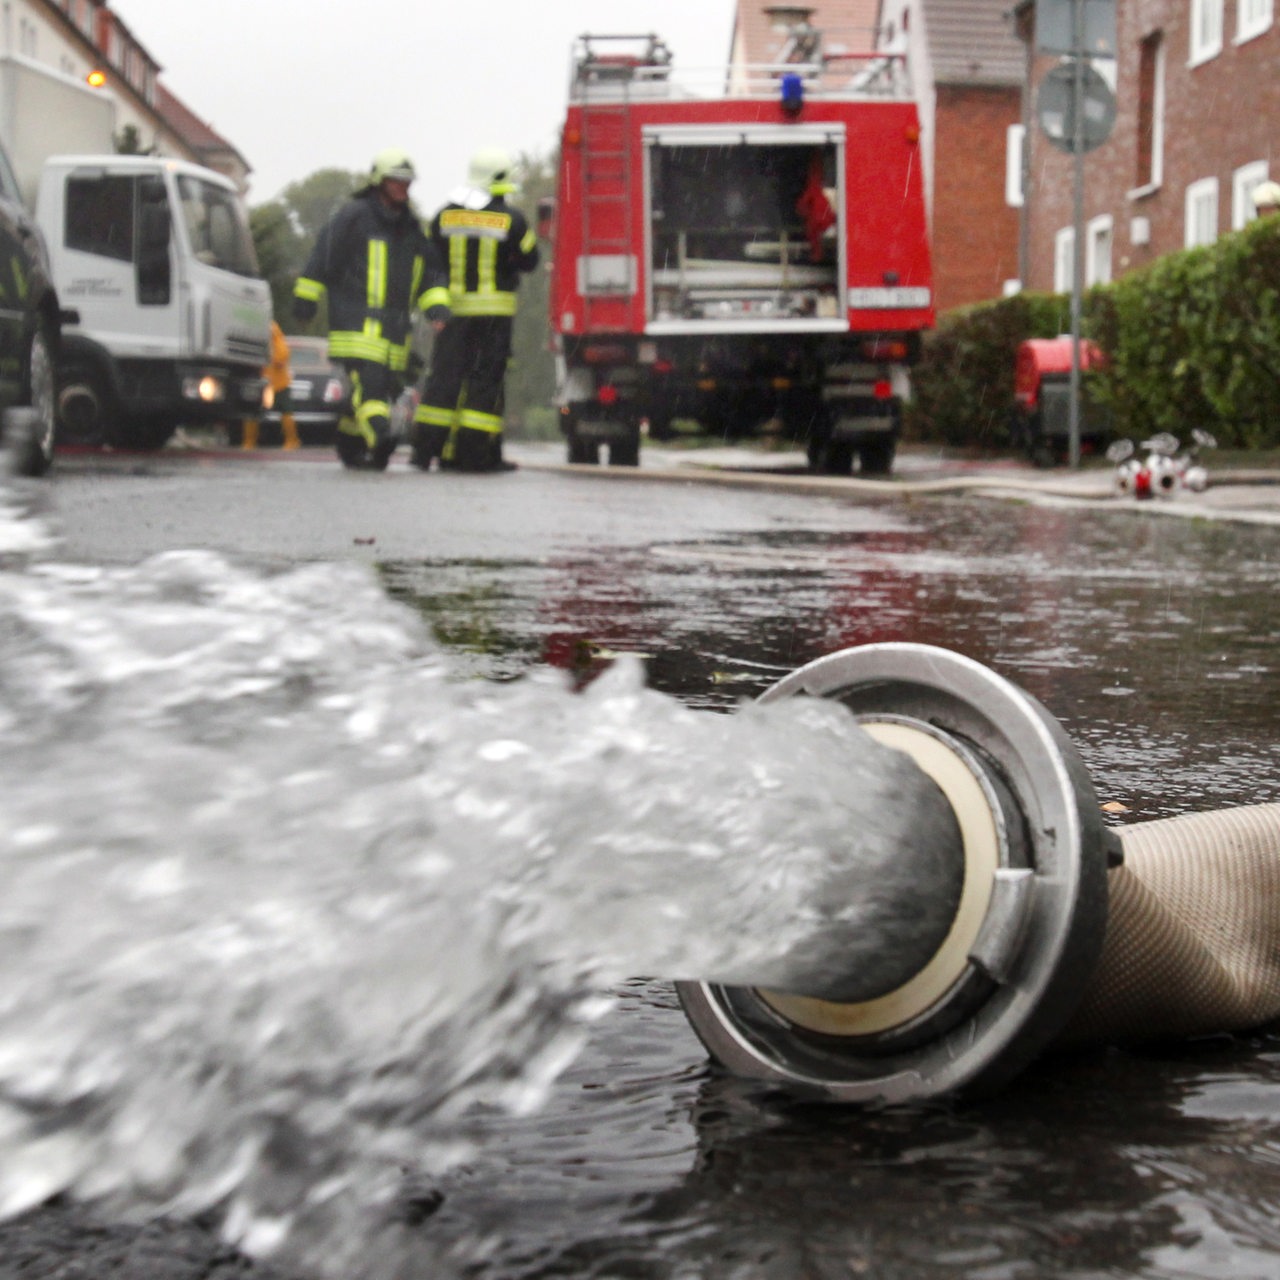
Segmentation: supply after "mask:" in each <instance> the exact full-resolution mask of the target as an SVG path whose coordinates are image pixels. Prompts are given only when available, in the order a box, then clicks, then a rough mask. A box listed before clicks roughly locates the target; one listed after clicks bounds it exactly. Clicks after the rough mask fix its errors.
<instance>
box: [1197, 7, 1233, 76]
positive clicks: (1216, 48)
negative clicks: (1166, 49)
mask: <svg viewBox="0 0 1280 1280" xmlns="http://www.w3.org/2000/svg"><path fill="white" fill-rule="evenodd" d="M1225 8H1226V5H1225V0H1191V58H1190V61H1189V63H1188V65H1189V66H1192V67H1195V66H1199V64H1200V63H1202V62H1208V61H1209V59H1210V58H1216V57H1217V56H1218V54H1220V53H1221V52H1222V26H1223V18H1224V10H1225Z"/></svg>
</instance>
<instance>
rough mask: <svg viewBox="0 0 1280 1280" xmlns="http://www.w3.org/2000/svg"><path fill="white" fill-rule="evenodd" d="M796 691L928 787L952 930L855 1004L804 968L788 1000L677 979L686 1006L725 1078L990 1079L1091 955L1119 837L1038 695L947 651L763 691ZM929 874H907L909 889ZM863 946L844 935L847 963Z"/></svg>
mask: <svg viewBox="0 0 1280 1280" xmlns="http://www.w3.org/2000/svg"><path fill="white" fill-rule="evenodd" d="M797 694H807V695H810V696H813V697H819V698H834V699H836V700H838V701H839V702H842V703H843V704H844V705H845V706H846V707H848V709H849V711H850V712H851V713H852V714H853V715H854V716H855V717H856V718H857V719H858V721H859V723H860V724H861V725H862V727H863V728H864V729H865V730H866V731H867V732H868V733H869V734H870V735H871V736H872V737H873V738H875V739H877V740H878V741H879V742H881V743H883V744H885V745H887V746H890V747H894V748H897V749H898V750H900V751H902V752H904V753H906V754H907V755H908V756H910V757H911V758H912V759H913V760H914V761H915V764H916V765H917V766H918V767H919V768H920V769H921V770H922V771H923V773H924V774H926V775H927V776H928V777H929V778H931V779H932V780H933V782H934V783H936V784H937V786H938V787H939V788H940V789H941V791H942V793H943V795H944V796H945V797H946V799H947V801H948V802H949V803H950V805H951V807H952V809H953V811H954V814H955V818H956V829H957V832H958V837H957V842H956V843H957V847H955V848H954V849H953V850H952V851H951V853H952V856H954V858H955V859H956V860H957V861H958V863H959V864H960V865H961V866H962V868H963V872H962V877H961V887H960V892H959V895H958V902H957V904H956V906H955V909H954V915H953V917H952V919H951V924H950V928H949V930H948V931H947V932H946V935H945V937H944V938H943V939H942V941H941V943H940V945H938V946H937V948H936V950H934V951H933V952H932V955H931V956H930V957H929V958H928V959H927V960H926V961H925V962H924V963H923V964H922V966H921V967H920V968H919V969H918V970H917V971H916V972H914V973H912V974H911V975H910V976H909V977H907V978H906V979H905V981H897V982H896V985H894V986H893V987H892V988H891V989H887V990H883V991H877V992H875V993H873V994H871V995H869V996H867V997H865V998H860V999H858V1000H856V1001H844V1000H832V999H828V998H824V997H823V992H824V991H829V990H830V981H829V978H827V977H826V976H825V975H822V974H819V973H816V972H815V974H814V976H813V981H812V985H810V986H808V987H806V986H804V985H803V984H800V985H797V984H795V983H792V984H790V989H789V991H788V992H786V993H783V992H780V991H777V990H773V989H768V988H766V987H763V986H731V985H727V984H723V983H715V982H703V981H691V982H679V983H677V984H676V989H677V992H678V993H679V996H680V1001H681V1004H682V1005H683V1007H684V1010H685V1014H686V1016H687V1017H688V1019H689V1021H690V1023H691V1024H692V1026H693V1029H694V1031H695V1032H696V1033H697V1035H698V1036H699V1038H700V1039H701V1040H702V1042H703V1044H704V1045H705V1046H706V1048H707V1050H708V1052H709V1053H710V1054H711V1056H712V1057H713V1058H714V1059H716V1060H717V1061H718V1062H719V1063H720V1064H721V1065H722V1066H724V1067H725V1068H727V1069H728V1070H730V1071H732V1072H734V1073H736V1074H738V1075H742V1076H747V1077H750V1078H753V1079H760V1080H767V1081H772V1082H774V1083H777V1084H779V1085H782V1086H784V1087H786V1088H788V1089H789V1090H791V1091H793V1092H800V1093H804V1094H808V1095H810V1096H814V1097H819V1098H825V1099H829V1100H832V1101H839V1102H854V1103H901V1102H907V1101H913V1100H919V1099H925V1098H930V1097H936V1096H939V1095H943V1094H948V1093H953V1092H956V1091H964V1092H966V1093H976V1092H985V1091H988V1090H990V1089H992V1088H994V1087H996V1086H998V1085H1000V1084H1002V1083H1004V1082H1005V1081H1007V1080H1008V1079H1009V1078H1010V1077H1011V1076H1013V1075H1014V1074H1016V1073H1017V1072H1018V1071H1019V1070H1021V1069H1022V1068H1023V1067H1024V1066H1025V1065H1026V1064H1027V1063H1028V1062H1029V1061H1030V1060H1031V1059H1032V1058H1033V1057H1035V1056H1036V1055H1037V1054H1038V1053H1039V1052H1040V1050H1041V1049H1042V1048H1044V1047H1045V1045H1046V1044H1047V1043H1048V1042H1049V1041H1050V1040H1051V1039H1052V1038H1053V1037H1054V1036H1055V1035H1056V1033H1057V1032H1058V1031H1059V1030H1060V1029H1061V1028H1062V1027H1063V1025H1064V1024H1065V1023H1066V1021H1067V1019H1068V1018H1069V1017H1070V1016H1071V1014H1072V1012H1073V1011H1074V1009H1075V1006H1076V1004H1077V1003H1078V1001H1079V1000H1080V998H1081V996H1082V995H1083V993H1084V990H1085V984H1086V982H1087V980H1088V978H1089V976H1090V974H1091V972H1092V970H1093V967H1094V965H1095V963H1096V961H1097V959H1098V956H1099V953H1100V951H1101V949H1102V941H1103V935H1104V932H1105V929H1106V921H1107V869H1108V866H1109V865H1115V864H1117V863H1118V862H1119V861H1120V858H1121V846H1120V842H1119V839H1118V838H1117V837H1116V836H1115V834H1114V833H1113V832H1110V831H1109V830H1108V829H1107V828H1106V827H1104V825H1103V823H1102V816H1101V811H1100V808H1099V805H1098V802H1097V797H1096V795H1095V794H1094V790H1093V787H1092V784H1091V783H1090V781H1089V777H1088V774H1087V773H1086V771H1085V768H1084V765H1083V762H1082V761H1081V760H1080V757H1079V756H1078V754H1077V753H1076V751H1075V749H1074V747H1073V746H1072V745H1071V743H1070V742H1069V741H1068V739H1067V737H1066V734H1065V733H1064V732H1063V730H1062V728H1061V726H1060V725H1059V724H1058V723H1057V721H1055V720H1054V719H1053V717H1052V716H1051V715H1050V714H1049V713H1048V712H1047V711H1046V710H1045V708H1044V707H1043V706H1041V705H1040V703H1039V702H1037V701H1036V699H1034V698H1033V697H1031V696H1030V695H1029V694H1027V693H1026V692H1024V691H1023V690H1021V689H1019V688H1018V687H1017V686H1016V685H1013V684H1011V683H1010V682H1009V681H1008V680H1005V679H1004V678H1002V677H1001V676H998V675H996V674H995V673H994V672H992V671H990V670H988V669H987V668H985V667H983V666H982V665H981V664H980V663H977V662H974V661H973V660H971V659H969V658H966V657H963V656H962V655H960V654H956V653H953V652H951V651H949V650H946V649H941V648H935V647H932V646H929V645H919V644H872V645H867V646H864V647H861V648H855V649H846V650H843V651H842V652H839V653H835V654H832V655H830V656H829V657H825V658H820V659H818V660H817V661H815V662H811V663H809V664H808V665H806V666H804V667H801V668H800V669H799V670H797V671H794V672H793V673H792V674H791V675H789V676H787V677H786V678H785V679H783V680H781V681H780V682H779V683H778V684H776V685H775V686H774V687H773V688H771V689H769V690H768V691H767V692H765V693H764V694H763V695H762V696H761V699H760V701H762V702H772V701H775V700H776V699H779V698H789V697H794V696H796V695H797ZM930 852H931V854H934V855H936V850H933V851H930ZM913 856H915V855H914V854H913V850H912V849H910V848H904V849H903V850H902V857H903V858H904V859H906V860H911V859H912V858H913ZM908 879H909V878H908ZM932 884H933V880H932V879H931V878H930V877H927V876H921V877H920V878H919V882H918V884H917V885H916V886H915V887H914V888H913V890H912V891H913V892H916V893H917V894H922V893H925V894H927V893H929V892H930V891H931V885H932ZM869 889H878V886H870V887H869ZM860 946H861V947H863V948H865V946H866V943H865V941H863V942H860V940H859V939H857V938H852V939H848V940H847V946H846V954H847V963H848V966H849V968H850V970H851V972H852V971H856V969H857V968H858V966H859V964H860V958H859V955H858V952H859V949H860ZM795 991H801V992H805V991H808V992H811V993H812V994H792V993H793V992H795Z"/></svg>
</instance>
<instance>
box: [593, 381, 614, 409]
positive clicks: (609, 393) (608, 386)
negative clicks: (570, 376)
mask: <svg viewBox="0 0 1280 1280" xmlns="http://www.w3.org/2000/svg"><path fill="white" fill-rule="evenodd" d="M596 399H597V400H599V401H600V403H601V404H617V403H618V388H617V387H615V386H614V385H613V384H612V383H611V382H606V383H605V384H604V386H602V387H601V388H600V389H599V390H598V391H597V392H596Z"/></svg>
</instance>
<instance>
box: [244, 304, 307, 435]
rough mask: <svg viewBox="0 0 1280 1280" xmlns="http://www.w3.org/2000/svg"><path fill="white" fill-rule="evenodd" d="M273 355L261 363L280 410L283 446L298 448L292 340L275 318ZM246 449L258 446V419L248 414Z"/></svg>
mask: <svg viewBox="0 0 1280 1280" xmlns="http://www.w3.org/2000/svg"><path fill="white" fill-rule="evenodd" d="M270 346H271V358H270V359H269V360H268V361H267V363H266V364H265V365H263V367H262V376H263V377H264V378H266V380H267V386H269V387H270V388H271V403H272V405H273V406H274V407H275V408H276V409H278V410H279V411H280V434H281V436H282V437H283V441H282V443H281V448H284V449H296V448H298V447H299V446H300V445H301V444H302V441H301V440H300V439H299V438H298V422H297V419H296V418H294V416H293V402H292V398H291V396H290V394H289V387H290V385H291V384H292V382H293V374H292V373H291V372H290V370H289V343H288V342H287V341H286V339H285V336H284V331H283V330H282V329H281V328H280V326H279V325H278V324H276V322H275V321H274V320H273V321H272V322H271V343H270ZM241 444H242V447H243V448H245V449H256V448H257V447H258V419H257V418H246V419H245V424H244V439H243V440H242V442H241Z"/></svg>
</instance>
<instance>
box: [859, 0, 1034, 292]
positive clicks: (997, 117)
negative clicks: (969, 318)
mask: <svg viewBox="0 0 1280 1280" xmlns="http://www.w3.org/2000/svg"><path fill="white" fill-rule="evenodd" d="M880 12H881V17H880V39H881V45H882V47H885V48H904V49H905V50H906V51H907V53H908V56H909V59H910V64H911V67H912V69H913V71H912V74H913V78H914V82H915V91H916V98H917V101H918V102H919V105H920V120H921V128H922V131H923V138H922V141H923V143H924V155H925V164H926V166H927V173H926V177H927V190H928V192H929V198H930V218H931V234H932V239H933V261H934V281H935V287H936V293H937V306H938V311H939V313H940V314H941V313H942V312H944V311H947V310H950V309H951V308H953V307H958V306H962V305H964V304H965V303H970V302H980V301H983V300H985V299H989V298H998V297H1000V295H1001V294H1002V293H1003V292H1004V291H1005V289H1006V287H1007V285H1008V282H1009V281H1012V280H1015V279H1016V278H1017V277H1018V274H1019V267H1018V234H1019V215H1018V209H1017V207H1016V202H1017V199H1018V191H1019V184H1018V183H1017V182H1015V181H1011V178H1010V169H1009V166H1010V164H1011V163H1012V164H1013V166H1014V173H1015V174H1016V172H1017V168H1018V165H1019V164H1020V157H1019V150H1018V145H1017V144H1019V143H1020V141H1021V136H1022V129H1021V120H1022V89H1023V82H1024V79H1025V65H1024V64H1025V58H1024V53H1023V48H1022V45H1021V43H1020V42H1019V40H1018V37H1017V33H1016V31H1015V29H1014V26H1013V24H1012V22H1011V21H1010V20H1009V17H1008V5H1007V3H1006V0H882V3H881V11H880ZM1011 144H1013V145H1014V151H1013V158H1012V160H1011V153H1010V146H1011Z"/></svg>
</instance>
